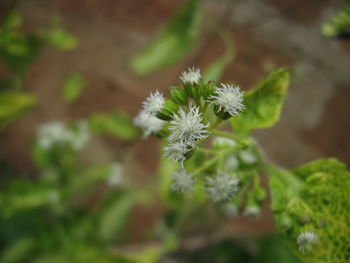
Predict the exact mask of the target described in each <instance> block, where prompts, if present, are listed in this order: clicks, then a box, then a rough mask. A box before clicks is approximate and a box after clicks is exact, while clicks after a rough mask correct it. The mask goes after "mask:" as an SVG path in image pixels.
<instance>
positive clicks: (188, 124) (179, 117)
mask: <svg viewBox="0 0 350 263" xmlns="http://www.w3.org/2000/svg"><path fill="white" fill-rule="evenodd" d="M208 125H209V124H203V123H202V117H201V113H200V112H199V108H198V107H196V106H191V105H190V109H189V112H188V113H186V112H185V111H184V110H183V109H180V110H179V112H178V114H174V119H173V120H172V121H171V122H170V126H169V130H171V131H172V134H171V135H170V136H169V140H170V141H178V140H180V141H183V142H184V143H185V144H188V145H194V144H195V142H196V141H198V140H201V139H204V138H206V137H208V134H207V133H208V131H207V129H206V128H207V127H208Z"/></svg>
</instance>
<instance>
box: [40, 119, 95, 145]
mask: <svg viewBox="0 0 350 263" xmlns="http://www.w3.org/2000/svg"><path fill="white" fill-rule="evenodd" d="M89 139H90V133H89V128H88V124H87V122H86V121H79V122H78V123H77V125H76V126H75V127H73V128H68V127H66V125H65V124H64V123H63V122H58V121H55V122H49V123H45V124H43V125H41V126H40V127H39V132H38V145H39V147H40V148H42V149H44V150H47V149H50V148H52V147H53V146H55V145H58V144H65V145H68V146H70V147H71V148H73V149H74V150H80V149H81V148H83V146H84V145H85V144H86V143H87V142H88V140H89Z"/></svg>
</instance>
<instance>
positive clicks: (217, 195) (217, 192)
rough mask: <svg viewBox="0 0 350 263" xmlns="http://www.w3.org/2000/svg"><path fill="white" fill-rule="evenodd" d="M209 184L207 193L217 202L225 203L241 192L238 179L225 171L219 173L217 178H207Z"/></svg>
mask: <svg viewBox="0 0 350 263" xmlns="http://www.w3.org/2000/svg"><path fill="white" fill-rule="evenodd" d="M207 184H208V186H207V192H208V194H209V195H210V197H211V198H212V199H213V200H214V201H215V202H225V201H227V200H229V199H231V198H232V197H233V196H234V195H235V194H236V193H237V192H238V190H239V180H238V178H237V177H236V176H235V175H233V174H229V173H227V172H224V171H218V175H217V176H215V177H207Z"/></svg>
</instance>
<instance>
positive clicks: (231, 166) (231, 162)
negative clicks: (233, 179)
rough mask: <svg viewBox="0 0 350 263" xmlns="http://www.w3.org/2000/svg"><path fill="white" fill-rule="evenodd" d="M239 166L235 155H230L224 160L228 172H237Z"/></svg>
mask: <svg viewBox="0 0 350 263" xmlns="http://www.w3.org/2000/svg"><path fill="white" fill-rule="evenodd" d="M238 165H239V161H238V159H237V157H236V156H235V155H230V156H228V157H227V158H226V159H225V160H224V167H225V168H226V169H227V170H235V169H236V168H237V167H238Z"/></svg>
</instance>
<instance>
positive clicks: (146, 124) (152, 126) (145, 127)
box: [134, 110, 164, 138]
mask: <svg viewBox="0 0 350 263" xmlns="http://www.w3.org/2000/svg"><path fill="white" fill-rule="evenodd" d="M134 124H135V125H136V126H137V127H139V128H140V129H141V130H142V131H143V137H144V138H147V137H148V136H149V135H151V134H154V133H157V132H159V131H160V130H161V129H162V128H163V124H164V121H163V120H160V119H158V118H157V117H156V116H155V115H154V114H152V113H149V112H146V111H145V110H141V111H140V112H139V114H138V115H137V116H136V117H135V118H134Z"/></svg>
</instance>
